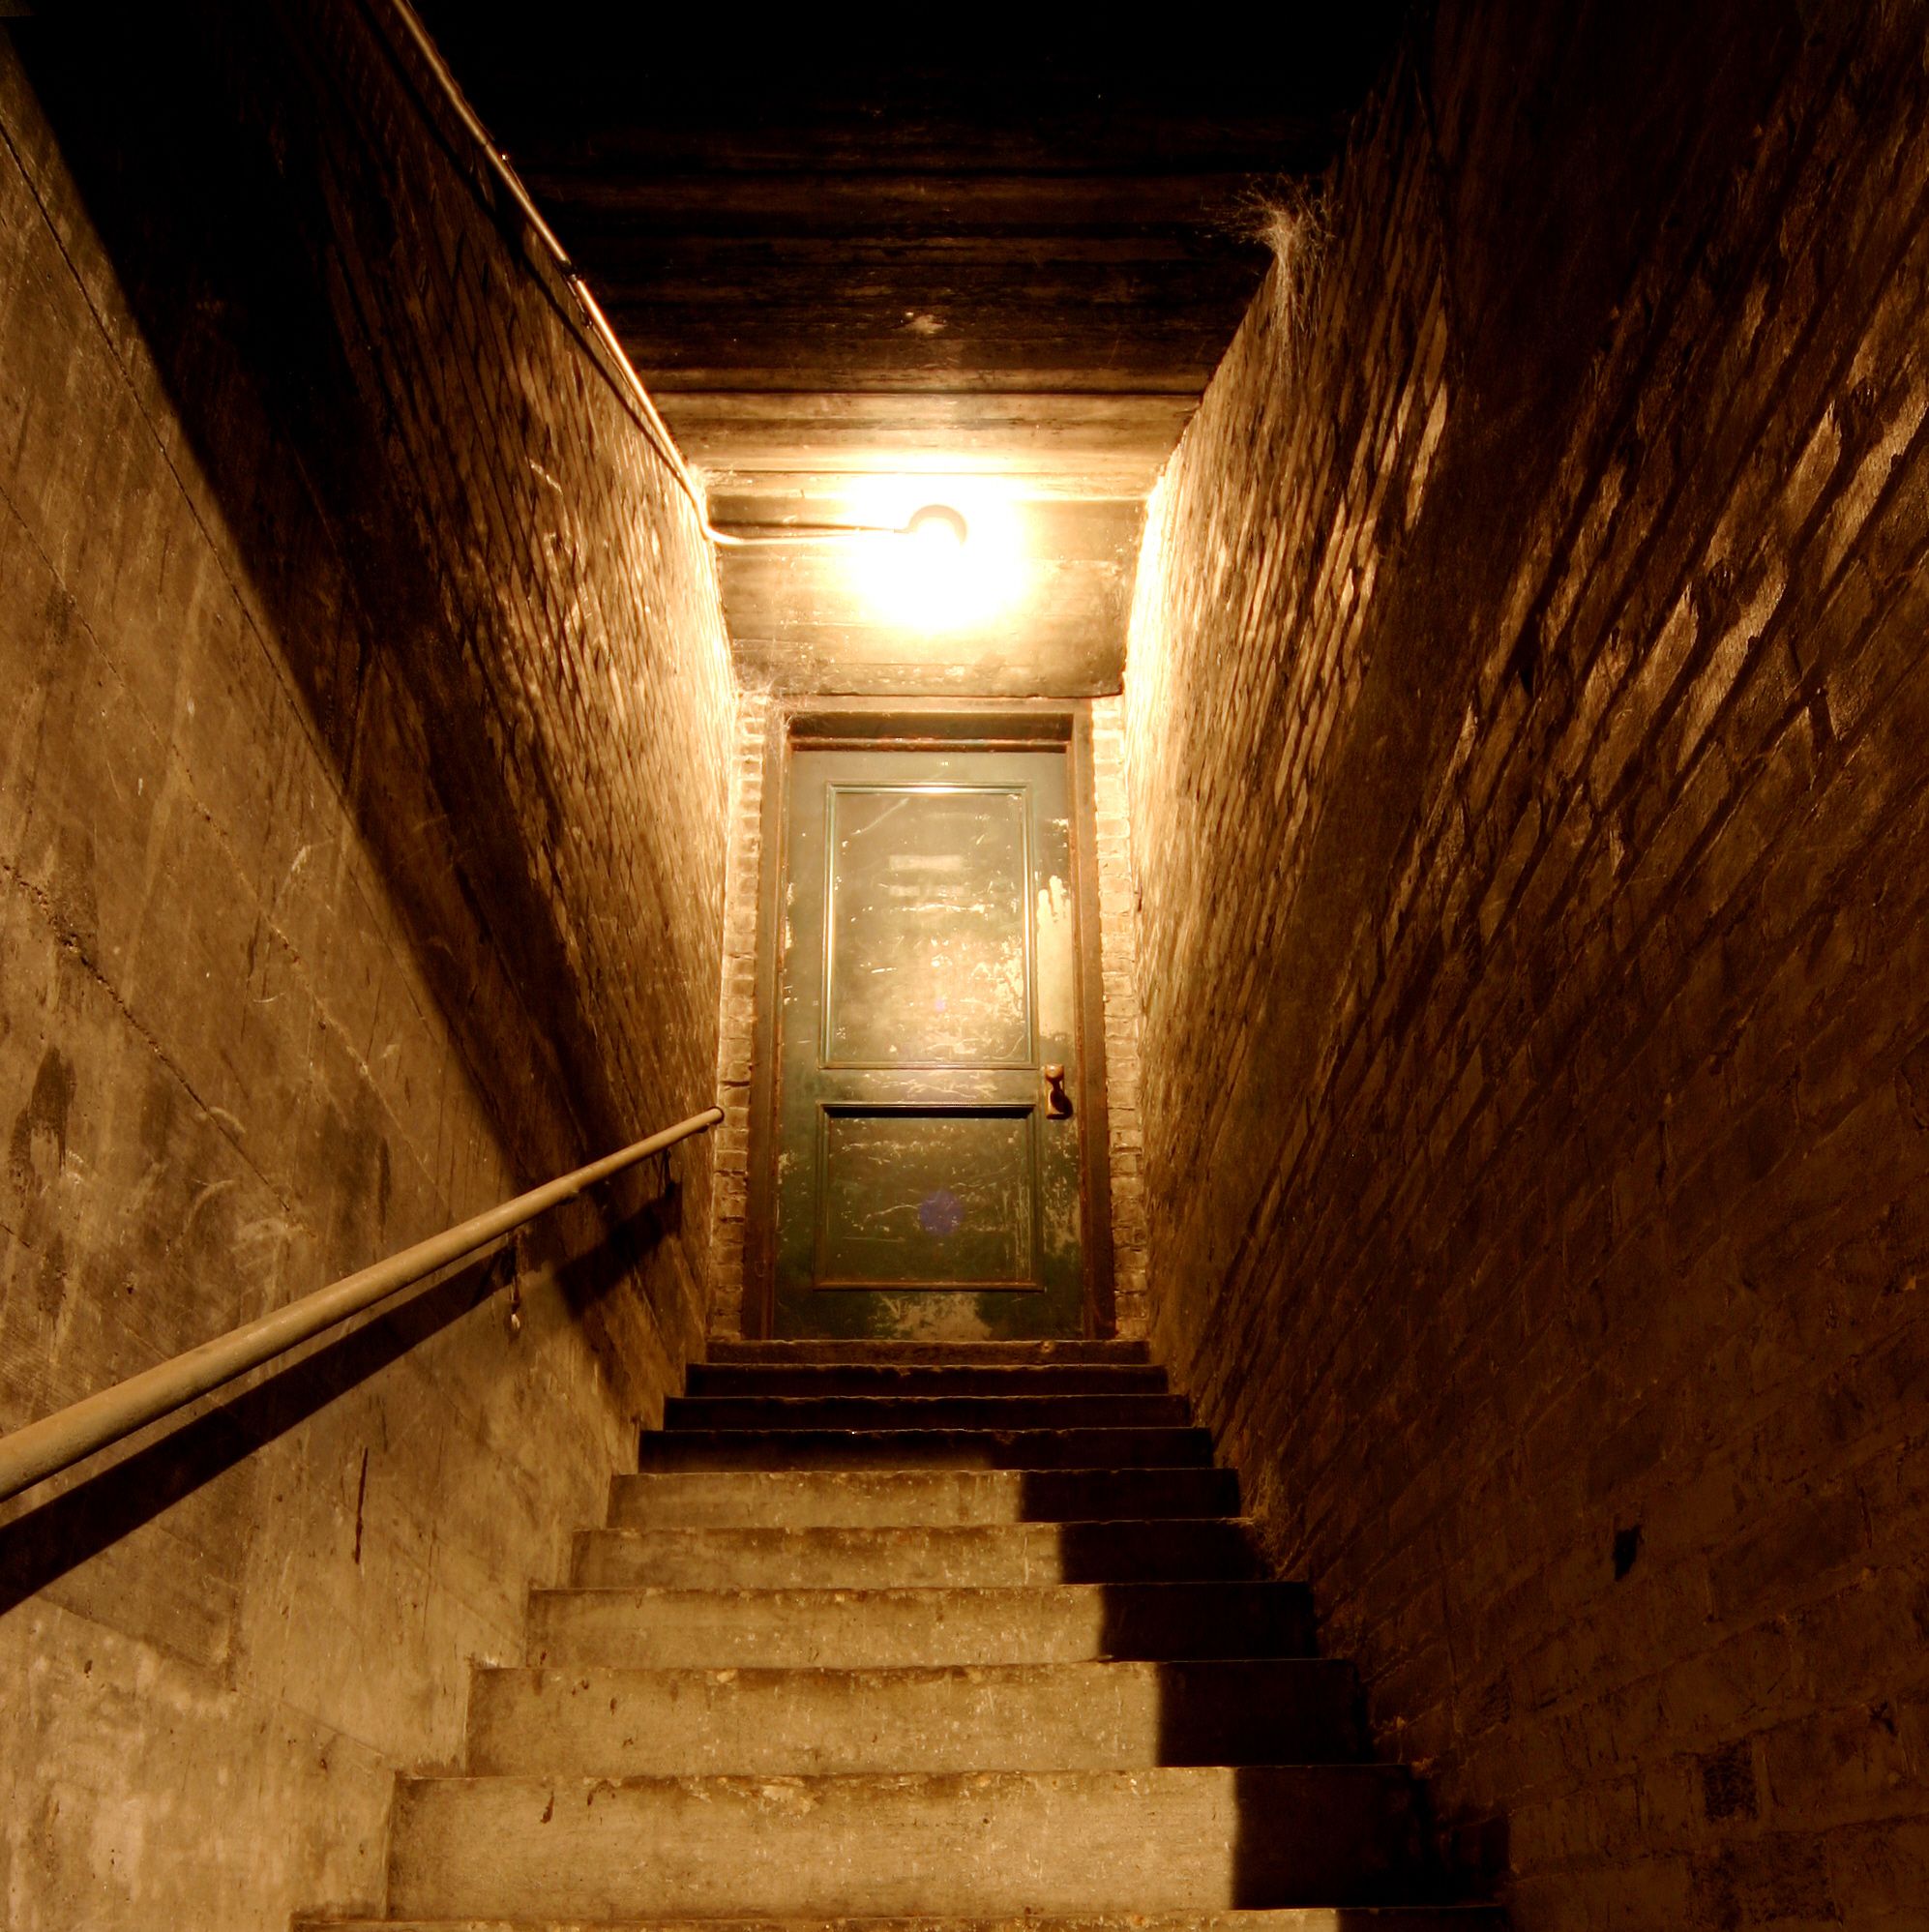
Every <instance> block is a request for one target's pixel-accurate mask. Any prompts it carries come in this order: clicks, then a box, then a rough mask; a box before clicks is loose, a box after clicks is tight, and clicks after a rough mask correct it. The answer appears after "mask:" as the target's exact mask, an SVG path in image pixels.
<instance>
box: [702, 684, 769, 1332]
mask: <svg viewBox="0 0 1929 1932" xmlns="http://www.w3.org/2000/svg"><path fill="white" fill-rule="evenodd" d="M771 702H772V700H771V698H770V695H769V693H767V692H760V691H749V690H746V691H744V692H742V693H741V694H740V695H739V697H738V699H737V737H736V759H735V763H734V764H733V766H732V767H731V777H730V858H729V875H728V881H727V888H726V897H725V910H724V995H723V1014H722V1019H721V1022H720V1025H719V1038H718V1043H717V1105H718V1106H719V1107H721V1108H722V1109H723V1110H724V1122H723V1125H722V1126H721V1127H719V1128H718V1129H717V1134H716V1142H717V1151H716V1162H717V1191H716V1195H715V1200H714V1205H713V1208H712V1213H713V1217H714V1218H713V1222H712V1226H711V1231H710V1333H711V1334H712V1335H721V1336H730V1337H735V1336H740V1335H742V1334H743V1332H744V1326H743V1322H744V1289H745V1274H744V1231H745V1226H746V1222H747V1218H748V1215H749V1209H750V1082H751V1061H752V1055H753V1054H754V1053H755V1051H756V1046H757V908H758V906H759V904H760V898H761V893H762V890H763V887H762V877H763V777H764V764H765V751H766V746H767V743H768V738H769V732H770V716H771Z"/></svg>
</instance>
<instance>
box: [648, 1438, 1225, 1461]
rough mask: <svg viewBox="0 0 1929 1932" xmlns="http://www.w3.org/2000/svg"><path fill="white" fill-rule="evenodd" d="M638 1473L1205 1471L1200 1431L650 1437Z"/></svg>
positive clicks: (1206, 1450)
mask: <svg viewBox="0 0 1929 1932" xmlns="http://www.w3.org/2000/svg"><path fill="white" fill-rule="evenodd" d="M637 1460H638V1466H639V1467H640V1468H642V1469H645V1470H674V1469H683V1470H838V1469H874V1470H915V1469H927V1470H932V1469H957V1470H1053V1469H1058V1470H1091V1469H1207V1468H1210V1467H1211V1464H1212V1438H1211V1437H1210V1436H1209V1435H1208V1434H1207V1433H1206V1431H1205V1430H1203V1429H1012V1430H1009V1431H1004V1432H998V1431H994V1430H990V1429H876V1430H870V1431H864V1430H852V1429H769V1430H766V1429H651V1430H647V1431H645V1432H644V1434H643V1436H642V1438H641V1440H640V1441H639V1442H638V1447H637Z"/></svg>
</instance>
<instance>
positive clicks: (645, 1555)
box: [570, 1516, 1261, 1589]
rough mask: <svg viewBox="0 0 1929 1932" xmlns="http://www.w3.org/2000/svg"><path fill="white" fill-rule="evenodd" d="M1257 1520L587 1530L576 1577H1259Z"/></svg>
mask: <svg viewBox="0 0 1929 1932" xmlns="http://www.w3.org/2000/svg"><path fill="white" fill-rule="evenodd" d="M1260 1572H1261V1562H1260V1558H1259V1554H1258V1547H1257V1545H1256V1543H1255V1542H1254V1539H1253V1536H1252V1533H1251V1527H1250V1525H1248V1524H1246V1523H1244V1522H1241V1521H1240V1520H1238V1519H1237V1518H1233V1517H1224V1516H1219V1517H1187V1516H1165V1517H1153V1518H1150V1519H1148V1520H1144V1521H1134V1520H1131V1519H1126V1520H1123V1521H1101V1522H1092V1523H967V1524H940V1525H935V1526H931V1527H924V1526H919V1525H915V1524H894V1525H889V1526H884V1527H879V1528H869V1529H867V1528H864V1527H861V1526H860V1527H856V1528H832V1527H823V1528H812V1529H786V1528H783V1527H767V1526H766V1527H760V1528H759V1527H747V1528H741V1529H725V1530H673V1529H640V1530H633V1529H605V1530H579V1531H577V1532H576V1535H575V1537H574V1539H573V1541H572V1545H571V1560H570V1577H571V1581H572V1582H574V1583H587V1584H614V1583H657V1584H665V1585H670V1586H682V1587H686V1588H692V1589H709V1588H725V1587H730V1586H746V1585H758V1584H762V1585H769V1586H776V1587H799V1586H803V1587H817V1588H827V1589H835V1588H842V1587H850V1586H857V1585H871V1586H883V1587H892V1586H902V1587H927V1588H942V1587H944V1586H945V1585H947V1584H958V1585H962V1586H965V1587H970V1586H974V1585H987V1586H1001V1585H1002V1586H1016V1585H1024V1584H1032V1583H1125V1582H1156V1581H1162V1580H1164V1581H1173V1582H1177V1581H1203V1580H1206V1579H1209V1578H1235V1577H1257V1576H1258V1575H1259V1574H1260Z"/></svg>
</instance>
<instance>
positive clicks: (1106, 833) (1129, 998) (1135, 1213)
mask: <svg viewBox="0 0 1929 1932" xmlns="http://www.w3.org/2000/svg"><path fill="white" fill-rule="evenodd" d="M1091 716H1092V816H1093V819H1094V821H1095V824H1094V831H1095V844H1096V846H1097V850H1096V852H1095V854H1094V859H1095V862H1096V864H1097V866H1098V916H1099V971H1100V975H1101V979H1102V982H1103V984H1102V989H1101V991H1102V993H1103V996H1104V1004H1105V1085H1106V1115H1107V1131H1108V1135H1109V1139H1110V1148H1109V1153H1110V1179H1111V1190H1112V1302H1113V1323H1114V1324H1115V1327H1116V1331H1117V1332H1118V1333H1119V1334H1120V1335H1127V1336H1134V1337H1137V1336H1142V1335H1143V1334H1144V1333H1145V1324H1146V1320H1147V1317H1148V1314H1149V1310H1148V1308H1147V1304H1146V1299H1145V1269H1146V1257H1147V1241H1146V1230H1145V1166H1144V1146H1145V1135H1144V1122H1143V1117H1142V1115H1141V1111H1140V1110H1141V1101H1140V1093H1139V926H1138V916H1137V912H1136V909H1135V907H1134V904H1133V870H1132V824H1131V808H1130V801H1129V798H1128V796H1127V792H1126V785H1125V704H1124V700H1123V699H1122V698H1115V697H1114V698H1093V699H1092V701H1091Z"/></svg>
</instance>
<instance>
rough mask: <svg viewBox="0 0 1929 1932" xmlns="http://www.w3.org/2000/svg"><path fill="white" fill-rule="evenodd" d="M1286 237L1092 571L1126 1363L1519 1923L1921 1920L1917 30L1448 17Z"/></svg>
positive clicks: (1921, 373) (1927, 1336)
mask: <svg viewBox="0 0 1929 1932" xmlns="http://www.w3.org/2000/svg"><path fill="white" fill-rule="evenodd" d="M1327 228H1328V231H1329V233H1328V240H1327V244H1326V247H1325V250H1324V253H1323V256H1322V258H1321V261H1320V262H1319V264H1318V266H1317V268H1316V269H1315V271H1314V273H1313V276H1312V279H1311V282H1310V284H1309V289H1308V293H1307V297H1306V299H1305V300H1304V301H1303V302H1301V303H1300V304H1298V305H1297V307H1296V308H1293V307H1292V305H1282V304H1281V303H1280V301H1279V300H1278V299H1277V291H1276V289H1275V290H1274V291H1272V292H1270V293H1269V294H1268V295H1267V296H1263V297H1262V298H1261V305H1260V306H1259V307H1258V308H1256V310H1255V312H1254V313H1253V315H1252V316H1251V317H1249V319H1248V321H1247V324H1246V326H1245V329H1244V331H1243V332H1242V334H1241V336H1240V338H1239V340H1238V341H1237V342H1236V343H1235V344H1234V346H1233V349H1232V352H1231V354H1230V355H1229V356H1228V358H1227V360H1226V362H1225V365H1224V366H1223V368H1222V369H1221V371H1220V372H1219V374H1218V376H1217V377H1216V379H1215V382H1214V385H1213V388H1212V391H1211V393H1210V394H1209V395H1208V398H1207V400H1206V402H1205V405H1204V407H1203V409H1202V412H1201V414H1200V416H1199V418H1198V420H1197V421H1196V423H1195V424H1194V426H1193V427H1192V429H1191V430H1190V431H1188V433H1187V436H1186V438H1185V440H1184V442H1183V443H1182V445H1181V448H1180V451H1179V453H1178V456H1177V458H1176V459H1175V461H1174V462H1173V464H1172V467H1171V469H1170V471H1169V473H1168V475H1167V477H1166V479H1165V481H1164V483H1163V484H1162V486H1161V490H1160V494H1159V497H1158V500H1157V502H1156V503H1155V505H1154V509H1153V515H1152V520H1151V533H1150V536H1149V538H1148V544H1147V550H1146V552H1145V556H1144V559H1143V565H1142V573H1141V579H1140V583H1139V588H1138V595H1137V605H1136V609H1135V615H1134V623H1133V635H1132V643H1131V651H1130V657H1129V661H1128V669H1127V677H1126V706H1127V739H1128V754H1129V770H1130V781H1131V789H1132V799H1133V813H1134V828H1133V829H1134V836H1135V844H1136V852H1137V860H1138V866H1139V874H1140V887H1141V892H1142V895H1143V904H1142V912H1141V930H1140V944H1141V955H1142V962H1143V974H1144V980H1145V988H1146V993H1145V1011H1144V1025H1143V1055H1144V1081H1145V1096H1146V1102H1145V1115H1146V1118H1145V1143H1146V1165H1147V1173H1148V1188H1149V1200H1150V1204H1151V1228H1152V1244H1153V1253H1152V1262H1153V1282H1154V1290H1155V1300H1154V1311H1153V1335H1154V1340H1155V1345H1156V1346H1157V1347H1158V1348H1159V1350H1160V1351H1161V1352H1162V1354H1163V1355H1164V1356H1165V1357H1166V1358H1168V1359H1169V1360H1171V1361H1172V1364H1173V1366H1174V1368H1175V1370H1176V1372H1177V1375H1178V1377H1179V1380H1180V1381H1181V1382H1182V1383H1183V1385H1184V1386H1186V1387H1187V1388H1188V1389H1189V1390H1190V1391H1191V1392H1192V1393H1193V1394H1194V1396H1195V1397H1196V1398H1197V1399H1198V1401H1199V1403H1200V1406H1201V1408H1202V1412H1203V1415H1204V1417H1205V1419H1206V1420H1207V1421H1209V1422H1210V1423H1211V1424H1212V1425H1213V1426H1214V1427H1215V1428H1217V1429H1218V1430H1220V1431H1221V1432H1222V1440H1223V1442H1224V1445H1225V1447H1226V1448H1227V1449H1228V1450H1229V1451H1230V1453H1231V1454H1232V1458H1233V1460H1234V1461H1235V1462H1236V1463H1237V1464H1238V1466H1239V1467H1240V1469H1241V1471H1242V1472H1243V1473H1244V1475H1245V1477H1246V1480H1247V1483H1248V1487H1249V1491H1250V1494H1251V1496H1252V1499H1253V1502H1254V1504H1255V1506H1256V1508H1257V1509H1258V1511H1259V1512H1260V1514H1261V1518H1262V1520H1263V1523H1264V1526H1265V1529H1266V1532H1267V1535H1268V1537H1269V1539H1270V1541H1271V1544H1272V1547H1273V1549H1274V1550H1275V1552H1276V1553H1277V1554H1278V1556H1279V1557H1280V1558H1281V1560H1283V1561H1284V1562H1285V1563H1287V1564H1288V1565H1289V1566H1290V1567H1291V1568H1292V1569H1294V1570H1297V1571H1300V1572H1302V1573H1305V1574H1307V1575H1309V1576H1310V1577H1311V1578H1312V1580H1313V1582H1314V1584H1315V1586H1316V1589H1317V1591H1318V1595H1319V1600H1320V1603H1321V1609H1322V1612H1323V1615H1324V1618H1325V1623H1326V1630H1327V1641H1328V1644H1329V1646H1330V1648H1332V1649H1333V1650H1337V1651H1341V1652H1350V1653H1353V1654H1355V1655H1357V1657H1358V1658H1359V1660H1360V1663H1361V1666H1362V1668H1363V1670H1364V1672H1365V1675H1366V1680H1367V1684H1368V1689H1369V1697H1370V1703H1371V1708H1372V1711H1373V1715H1374V1718H1375V1721H1376V1724H1377V1726H1378V1728H1379V1730H1380V1736H1381V1739H1382V1741H1383V1743H1384V1745H1385V1747H1386V1748H1387V1749H1388V1750H1389V1751H1391V1752H1394V1753H1398V1754H1400V1755H1404V1756H1408V1757H1410V1758H1412V1759H1414V1760H1415V1761H1417V1762H1418V1763H1419V1764H1420V1765H1421V1766H1422V1767H1423V1768H1425V1769H1430V1770H1431V1771H1432V1772H1433V1773H1434V1774H1435V1776H1436V1777H1437V1779H1438V1791H1439V1799H1440V1803H1441V1807H1442V1816H1443V1826H1444V1832H1445V1836H1446V1837H1447V1838H1448V1840H1449V1841H1450V1843H1451V1844H1452V1846H1453V1847H1454V1849H1455V1851H1456V1854H1457V1855H1459V1856H1463V1857H1466V1858H1469V1860H1471V1861H1476V1862H1488V1863H1493V1864H1496V1865H1499V1866H1500V1867H1502V1868H1503V1869H1506V1870H1508V1871H1510V1872H1511V1875H1512V1892H1513V1897H1514V1902H1515V1908H1516V1917H1517V1922H1518V1923H1519V1924H1521V1925H1522V1926H1524V1927H1528V1928H1539V1927H1552V1926H1559V1927H1588V1928H1595V1927H1608V1926H1642V1927H1647V1926H1655V1927H1659V1926H1664V1925H1665V1926H1669V1927H1677V1926H1687V1927H1697V1928H1701V1927H1706V1928H1736V1927H1753V1926H1768V1925H1775V1926H1794V1925H1800V1926H1820V1925H1834V1924H1853V1925H1855V1926H1858V1927H1875V1926H1896V1927H1900V1926H1903V1925H1913V1924H1918V1923H1920V1922H1921V1901H1922V1899H1923V1898H1924V1897H1925V1896H1929V1849H1925V1848H1929V1762H1925V1760H1929V1732H1925V1729H1924V1726H1923V1716H1922V1713H1923V1710H1924V1709H1925V1708H1929V1706H1925V1701H1924V1690H1925V1685H1929V1678H1925V1673H1924V1667H1923V1664H1922V1661H1921V1655H1922V1632H1923V1629H1924V1627H1925V1620H1929V1594H1925V1576H1926V1575H1929V1507H1926V1506H1925V1504H1929V1484H1925V1479H1924V1462H1923V1428H1922V1416H1923V1409H1922V1402H1921V1385H1922V1376H1921V1370H1920V1363H1921V1362H1922V1360H1923V1358H1924V1355H1925V1351H1929V1322H1926V1321H1925V1318H1924V1315H1923V1312H1922V1296H1921V1284H1922V1280H1923V1272H1924V1266H1925V1259H1929V1235H1925V1229H1929V1104H1925V1101H1924V1094H1925V1092H1929V1077H1925V1075H1924V1072H1923V1067H1924V1064H1925V1059H1929V969H1925V966H1926V965H1929V963H1925V960H1924V957H1923V947H1924V939H1923V935H1924V933H1925V931H1929V925H1925V921H1924V908H1925V902H1926V901H1929V792H1925V779H1929V763H1925V760H1924V758H1923V756H1922V748H1923V746H1924V744H1925V742H1929V736H1926V735H1925V733H1929V656H1926V655H1925V652H1924V649H1923V638H1924V614H1925V612H1924V601H1923V600H1924V588H1923V585H1924V579H1923V575H1922V562H1923V557H1924V551H1925V545H1929V442H1925V437H1924V431H1923V423H1924V417H1925V413H1929V369H1925V366H1924V362H1923V347H1922V330H1921V316H1922V314H1923V312H1924V295H1925V275H1929V90H1925V62H1924V29H1923V21H1922V16H1921V14H1920V12H1919V10H1917V9H1914V8H1892V9H1874V8H1871V9H1833V10H1829V9H1825V10H1807V12H1806V14H1805V15H1802V16H1800V17H1797V16H1796V15H1795V14H1794V13H1793V12H1792V11H1791V10H1786V9H1782V8H1778V7H1773V6H1763V7H1754V6H1751V7H1745V8H1744V7H1738V6H1727V5H1714V6H1709V7H1706V8H1702V9H1697V10H1686V11H1685V12H1684V13H1683V14H1681V15H1678V16H1674V17H1671V22H1670V25H1669V28H1668V30H1667V33H1666V34H1665V35H1660V34H1655V33H1651V32H1648V31H1647V30H1646V27H1645V23H1644V20H1643V18H1642V15H1641V10H1615V9H1608V8H1604V7H1583V8H1580V9H1546V8H1535V7H1532V6H1528V5H1526V4H1518V5H1516V4H1511V0H1509V3H1508V4H1501V3H1500V0H1493V3H1492V4H1469V5H1467V6H1463V7H1458V8H1443V9H1440V10H1439V14H1438V16H1437V18H1436V20H1435V22H1434V23H1432V24H1431V25H1430V26H1428V28H1427V29H1426V33H1425V37H1424V38H1421V39H1417V40H1416V41H1415V43H1414V45H1413V46H1412V47H1411V48H1410V55H1409V58H1408V60H1407V62H1406V64H1405V66H1404V67H1403V69H1402V71H1401V72H1400V74H1397V75H1396V76H1395V77H1394V78H1393V79H1392V80H1391V81H1390V82H1389V83H1388V87H1387V89H1386V92H1385V94H1384V96H1383V98H1382V99H1381V100H1380V102H1379V103H1377V104H1376V105H1375V107H1374V109H1373V110H1372V112H1371V113H1369V114H1368V115H1367V116H1365V117H1364V118H1363V119H1362V121H1361V123H1360V125H1359V128H1358V130H1357V133H1356V136H1355V139H1354V142H1353V144H1352V147H1351V149H1350V152H1349V154H1348V156H1347V158H1346V160H1345V163H1344V164H1343V165H1342V167H1341V168H1340V169H1339V170H1338V172H1337V175H1336V178H1335V181H1334V183H1333V184H1332V193H1331V195H1330V198H1329V203H1328V209H1327ZM1289 308H1291V311H1292V312H1291V314H1289V313H1288V312H1287V310H1288V309H1289Z"/></svg>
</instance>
